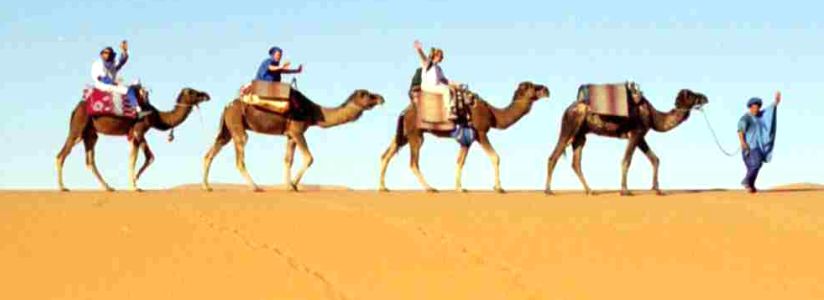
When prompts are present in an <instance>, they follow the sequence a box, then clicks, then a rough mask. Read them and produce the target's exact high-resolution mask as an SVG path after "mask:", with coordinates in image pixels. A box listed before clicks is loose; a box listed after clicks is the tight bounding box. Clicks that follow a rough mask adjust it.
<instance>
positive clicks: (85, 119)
mask: <svg viewBox="0 0 824 300" xmlns="http://www.w3.org/2000/svg"><path fill="white" fill-rule="evenodd" d="M137 88H138V91H139V92H138V99H139V101H138V102H139V103H140V106H141V108H142V110H144V111H151V112H152V113H151V114H149V115H148V116H143V117H142V118H139V119H132V118H123V117H114V116H98V117H91V116H89V115H88V113H87V112H86V102H85V101H80V102H79V103H78V104H77V106H75V108H74V110H73V111H72V115H71V119H70V123H69V136H68V137H67V138H66V142H65V144H64V145H63V148H62V149H61V150H60V152H59V153H58V154H57V185H58V186H59V188H60V190H61V191H68V189H67V188H66V187H65V185H64V184H63V163H64V162H65V161H66V157H67V156H68V155H69V153H70V152H71V150H72V148H73V147H74V146H75V145H77V144H78V143H80V142H81V141H82V142H83V145H84V146H85V148H86V167H88V168H89V170H91V171H92V173H93V174H94V176H95V178H97V181H98V183H99V184H100V185H101V187H102V188H103V189H104V190H106V191H110V192H111V191H114V188H112V187H111V186H109V184H108V183H106V181H105V180H103V176H101V175H100V172H99V171H98V170H97V165H96V164H95V157H94V156H95V153H94V146H95V144H96V143H97V138H98V134H104V135H113V136H126V135H128V136H129V143H130V146H131V150H130V152H129V183H130V187H131V190H133V191H140V189H139V188H138V187H137V180H138V179H139V178H140V176H141V175H142V174H143V172H145V171H146V169H147V168H148V167H149V165H151V164H152V162H154V154H153V153H152V151H151V149H149V144H148V143H147V142H146V138H145V135H146V132H148V131H149V130H150V129H152V128H154V129H158V130H161V131H166V130H169V129H173V128H174V127H177V126H178V125H180V124H181V123H183V121H185V120H186V117H188V116H189V113H190V112H191V111H192V107H193V106H196V105H198V104H200V103H201V102H204V101H208V100H209V94H207V93H204V92H201V91H197V90H195V89H191V88H184V89H182V90H181V91H180V93H179V94H178V97H177V103H176V104H175V108H174V109H173V110H171V111H165V112H161V111H158V110H157V109H156V108H155V107H154V106H152V105H151V104H149V101H148V95H149V94H148V92H147V91H146V89H144V88H143V87H141V86H139V85H138V86H137ZM138 148H139V149H141V150H142V151H143V154H144V156H145V160H144V162H143V165H142V166H141V167H140V171H138V172H137V174H135V164H136V162H137V150H138Z"/></svg>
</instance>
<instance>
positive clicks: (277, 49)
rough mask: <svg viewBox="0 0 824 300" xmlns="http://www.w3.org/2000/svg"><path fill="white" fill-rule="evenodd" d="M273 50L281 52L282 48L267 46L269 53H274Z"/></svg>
mask: <svg viewBox="0 0 824 300" xmlns="http://www.w3.org/2000/svg"><path fill="white" fill-rule="evenodd" d="M275 52H280V54H283V49H280V47H277V46H275V47H272V48H269V55H272V54H275Z"/></svg>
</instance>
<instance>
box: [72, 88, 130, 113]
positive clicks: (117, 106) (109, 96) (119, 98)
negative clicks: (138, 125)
mask: <svg viewBox="0 0 824 300" xmlns="http://www.w3.org/2000/svg"><path fill="white" fill-rule="evenodd" d="M83 101H85V102H86V112H87V113H88V114H89V115H90V116H112V117H125V118H136V117H137V108H136V107H133V106H132V105H131V104H130V103H129V100H128V99H127V98H126V96H125V95H120V94H117V93H112V92H106V91H101V90H99V89H96V88H94V87H86V88H85V89H84V90H83Z"/></svg>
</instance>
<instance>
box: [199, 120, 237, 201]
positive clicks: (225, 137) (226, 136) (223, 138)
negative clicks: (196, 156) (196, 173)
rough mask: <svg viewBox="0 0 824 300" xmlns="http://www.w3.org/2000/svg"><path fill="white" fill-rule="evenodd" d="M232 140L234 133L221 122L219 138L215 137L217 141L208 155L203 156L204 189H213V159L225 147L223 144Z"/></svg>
mask: <svg viewBox="0 0 824 300" xmlns="http://www.w3.org/2000/svg"><path fill="white" fill-rule="evenodd" d="M230 140H232V135H231V134H230V132H229V130H228V129H227V128H226V127H225V126H223V125H222V124H221V128H220V133H218V135H217V138H215V143H214V144H213V145H212V148H211V149H209V152H206V156H204V157H203V190H205V191H209V192H211V191H212V186H211V185H209V169H210V168H211V166H212V160H214V159H215V156H217V154H218V153H219V152H220V149H223V146H226V144H228V143H229V141H230Z"/></svg>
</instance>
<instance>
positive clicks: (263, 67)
mask: <svg viewBox="0 0 824 300" xmlns="http://www.w3.org/2000/svg"><path fill="white" fill-rule="evenodd" d="M269 56H270V57H269V58H266V59H264V60H263V62H261V63H260V67H258V71H257V74H256V75H255V80H263V81H271V82H280V81H281V74H298V73H301V72H303V65H299V66H298V68H297V69H289V66H291V63H290V62H289V61H286V62H284V63H283V65H281V63H280V62H281V58H282V57H283V49H280V48H279V47H272V48H269Z"/></svg>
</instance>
